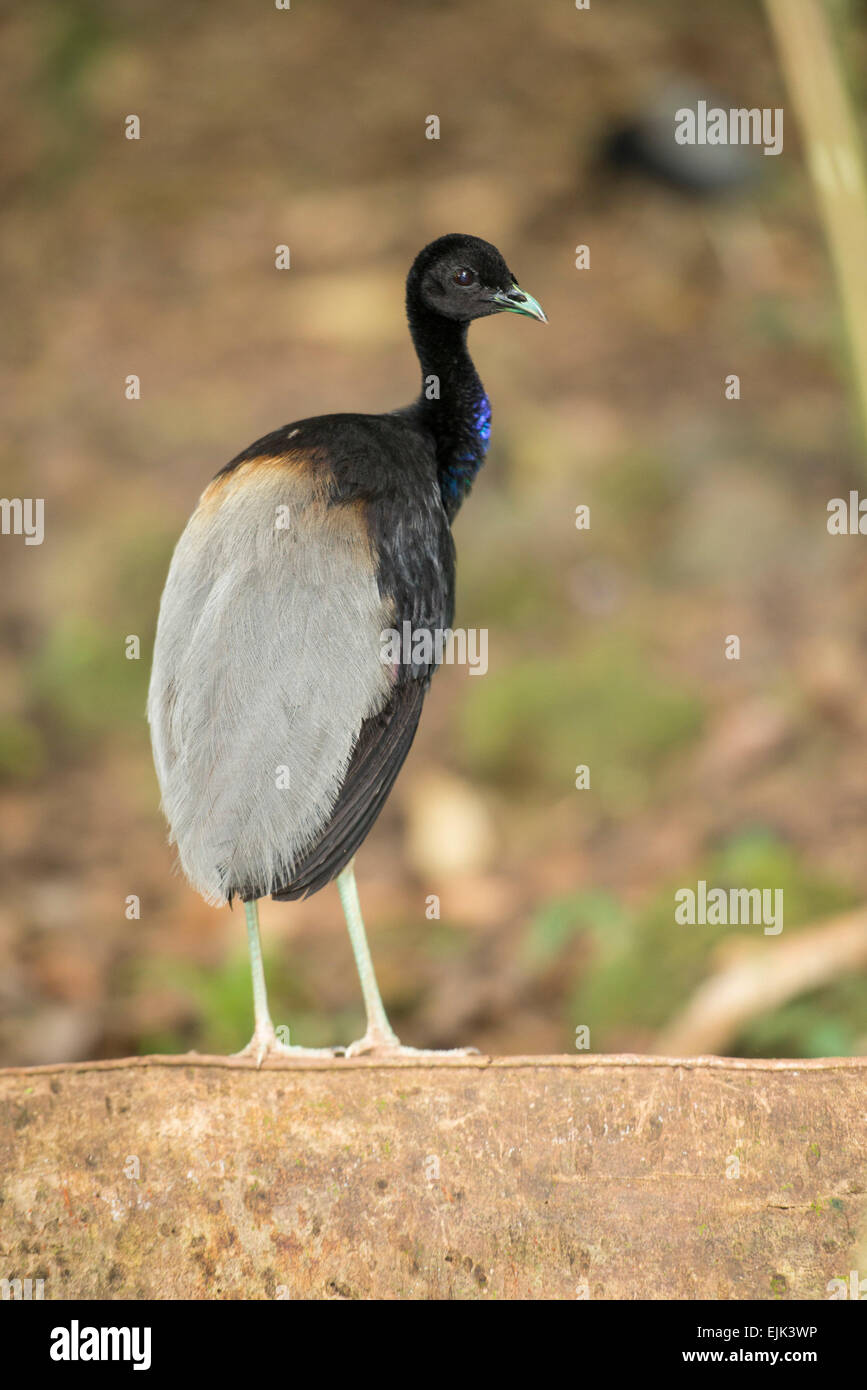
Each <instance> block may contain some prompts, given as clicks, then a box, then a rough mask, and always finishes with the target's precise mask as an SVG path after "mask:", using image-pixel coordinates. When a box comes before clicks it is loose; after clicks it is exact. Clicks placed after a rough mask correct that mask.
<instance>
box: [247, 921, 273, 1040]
mask: <svg viewBox="0 0 867 1390" xmlns="http://www.w3.org/2000/svg"><path fill="white" fill-rule="evenodd" d="M244 916H245V917H246V919H247V944H248V945H249V947H250V970H251V972H252V975H253V1017H254V1018H255V1021H256V1033H257V1034H259V1033H265V1032H267V1031H268V1030H269V1029H273V1025H272V1023H271V1015H270V1013H269V1012H268V991H267V989H266V987H265V967H264V966H263V964H262V938H261V937H260V935H259V904H258V902H257V901H256V899H255V898H254V899H253V900H252V902H249V903H244Z"/></svg>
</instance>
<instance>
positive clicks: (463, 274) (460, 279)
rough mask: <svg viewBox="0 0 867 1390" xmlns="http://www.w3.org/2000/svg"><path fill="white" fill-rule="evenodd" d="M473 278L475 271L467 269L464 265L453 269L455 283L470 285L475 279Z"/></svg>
mask: <svg viewBox="0 0 867 1390" xmlns="http://www.w3.org/2000/svg"><path fill="white" fill-rule="evenodd" d="M475 278H476V272H475V271H474V270H468V269H467V268H466V267H464V268H463V269H461V270H456V271H455V284H456V285H472V284H473V282H474V281H475Z"/></svg>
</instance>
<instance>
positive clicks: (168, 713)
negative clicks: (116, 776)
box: [148, 460, 392, 904]
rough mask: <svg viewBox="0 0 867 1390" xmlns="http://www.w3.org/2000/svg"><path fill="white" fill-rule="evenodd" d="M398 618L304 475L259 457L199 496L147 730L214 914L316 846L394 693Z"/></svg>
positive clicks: (174, 586) (160, 634)
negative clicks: (391, 641) (385, 646)
mask: <svg viewBox="0 0 867 1390" xmlns="http://www.w3.org/2000/svg"><path fill="white" fill-rule="evenodd" d="M279 522H287V524H285V525H282V524H278V523H279ZM391 621H392V619H391V609H390V604H389V603H388V602H384V601H383V599H382V598H381V597H380V594H379V590H378V587H377V582H376V569H375V558H374V556H373V555H372V554H371V553H370V548H369V542H368V539H367V534H366V530H365V528H364V526H363V524H362V518H361V517H360V516H359V514H358V512H357V510H354V509H352V508H346V507H340V506H331V507H329V506H327V505H326V503H325V500H324V499H323V497H322V496H321V495H318V494H317V492H316V490H315V488H314V485H313V482H312V479H311V475H310V472H309V470H308V469H306V468H304V467H298V466H293V464H292V461H291V460H280V461H266V462H264V463H263V461H261V460H257V461H256V462H255V463H253V464H245V465H242V466H240V467H239V468H238V469H236V470H235V471H234V472H233V473H231V474H228V475H226V476H225V477H221V478H218V479H217V480H216V481H215V482H214V483H213V484H211V487H210V488H209V489H207V490H206V492H205V493H204V494H203V497H202V499H201V501H200V504H199V507H198V508H197V510H196V511H195V512H194V513H193V516H192V517H191V518H190V521H189V523H188V525H187V528H186V530H185V531H184V533H183V535H182V536H181V538H180V540H179V542H178V545H177V548H176V550H175V553H174V557H173V559H172V563H171V566H170V569H169V574H168V578H167V580H166V586H165V590H164V592H163V597H162V602H161V605H160V616H159V622H158V626H157V635H156V642H155V646H154V659H153V669H152V673H151V683H150V692H149V697H148V719H149V721H150V726H151V737H152V741H153V749H154V761H155V764H156V769H157V776H158V778H159V782H160V788H161V791H162V801H163V809H164V811H165V814H166V817H167V819H168V822H169V826H170V829H171V839H172V841H173V842H175V843H176V844H177V847H178V853H179V857H180V861H181V865H182V867H183V869H184V872H185V873H186V875H187V877H188V878H189V880H190V882H191V883H192V884H193V885H194V887H196V888H197V889H198V890H199V892H200V893H201V894H202V895H203V896H204V897H205V898H206V899H207V901H208V902H211V903H215V904H216V903H222V902H224V901H225V900H226V898H227V896H230V895H231V894H232V893H233V892H240V893H244V892H248V893H249V892H253V891H255V893H256V894H257V895H260V896H261V895H264V894H266V893H268V892H270V891H271V890H272V889H273V888H275V887H277V886H278V885H279V884H280V883H281V882H285V881H286V880H287V877H289V876H291V874H292V871H293V866H294V863H295V861H296V859H297V858H298V857H299V856H300V855H301V854H302V853H304V852H305V851H306V850H308V849H309V848H310V846H311V845H312V844H313V843H314V842H315V841H316V838H317V836H318V835H319V834H320V833H321V831H322V829H323V828H324V826H325V825H326V824H327V822H328V819H329V815H330V813H331V810H332V808H333V806H334V803H335V801H336V799H337V794H338V791H339V789H340V785H341V782H342V780H343V777H344V775H345V772H346V769H347V766H348V764H349V759H350V755H351V753H352V748H353V745H354V743H355V740H356V738H357V735H358V731H359V729H360V728H361V724H362V721H363V720H364V719H365V718H367V717H368V716H370V715H372V714H376V713H378V711H379V710H380V709H382V707H383V705H384V704H385V702H386V700H387V698H388V695H389V693H390V689H391V681H392V674H391V669H390V667H389V666H388V665H387V664H384V663H383V662H382V661H381V660H380V633H381V631H382V630H383V629H384V628H387V627H388V626H389V625H390V623H391ZM281 769H283V770H284V771H281Z"/></svg>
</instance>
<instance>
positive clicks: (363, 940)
mask: <svg viewBox="0 0 867 1390" xmlns="http://www.w3.org/2000/svg"><path fill="white" fill-rule="evenodd" d="M354 863H355V861H354V860H353V859H350V861H349V863H348V864H347V866H346V868H345V869H344V870H343V872H342V873H340V874H338V875H337V889H338V892H339V893H340V901H341V903H342V905H343V915H344V916H345V918H346V925H347V927H348V929H349V940H350V941H351V942H352V953H353V955H354V956H355V964H356V967H357V969H358V978H359V980H360V981H361V992H362V994H363V995H364V1008H365V1011H366V1013H367V1029H366V1031H365V1034H364V1037H363V1038H359V1039H358V1040H357V1041H356V1042H354V1043H350V1044H349V1047H347V1048H346V1056H347V1057H362V1056H364V1057H366V1056H374V1057H407V1056H410V1057H469V1056H472V1055H473V1054H476V1053H477V1049H476V1048H474V1047H455V1048H450V1049H448V1050H447V1051H440V1052H438V1051H433V1050H430V1051H429V1050H427V1049H425V1048H418V1047H405V1046H404V1045H403V1044H402V1043H401V1041H400V1038H399V1037H398V1036H397V1034H396V1033H395V1031H394V1029H393V1028H392V1026H391V1024H390V1023H389V1021H388V1015H387V1014H386V1012H385V1005H384V1004H383V1002H382V996H381V994H380V992H379V985H378V984H377V983H376V972H375V970H374V968H373V960H372V959H371V955H370V948H369V946H368V944H367V934H366V932H365V930H364V919H363V918H362V916H361V904H360V902H359V901H358V887H357V885H356V882H355V869H354Z"/></svg>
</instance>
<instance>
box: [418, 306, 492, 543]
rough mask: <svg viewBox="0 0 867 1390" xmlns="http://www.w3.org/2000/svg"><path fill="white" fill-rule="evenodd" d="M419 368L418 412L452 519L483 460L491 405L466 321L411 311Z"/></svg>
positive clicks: (445, 503)
mask: <svg viewBox="0 0 867 1390" xmlns="http://www.w3.org/2000/svg"><path fill="white" fill-rule="evenodd" d="M409 326H410V332H411V334H412V340H413V342H414V344H415V349H416V352H417V353H418V360H419V363H420V364H421V375H422V382H421V394H420V396H419V398H418V401H417V402H416V412H417V413H418V415H419V416H420V417H421V420H422V423H423V425H424V427H425V428H426V429H427V430H428V431H429V432H430V434H432V435H433V437H434V440H435V443H436V454H437V465H438V472H439V480H440V490H441V492H442V498H443V505H444V507H445V509H446V512H447V514H448V516H449V519H451V518H452V517H453V516H454V515H455V513H456V512H457V510H458V508H459V507H460V505H461V503H462V502H463V500H464V498H465V497H466V495H467V493H468V492H469V490H470V488H471V487H472V485H473V479H474V478H475V476H476V474H477V473H478V471H479V469H480V468H481V466H482V464H483V463H484V460H485V454H486V452H487V448H488V440H489V439H490V435H491V407H490V404H489V402H488V398H487V396H486V395H485V388H484V386H483V385H482V383H481V381H480V379H479V375H478V372H477V371H476V369H475V367H474V366H473V360H472V358H471V357H470V354H469V351H468V349H467V328H468V327H469V325H468V324H466V323H458V322H456V321H455V320H454V319H446V318H443V317H442V316H441V315H439V314H430V313H427V312H425V311H424V310H422V309H417V308H415V309H414V308H412V307H411V308H410V310H409Z"/></svg>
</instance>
